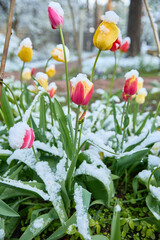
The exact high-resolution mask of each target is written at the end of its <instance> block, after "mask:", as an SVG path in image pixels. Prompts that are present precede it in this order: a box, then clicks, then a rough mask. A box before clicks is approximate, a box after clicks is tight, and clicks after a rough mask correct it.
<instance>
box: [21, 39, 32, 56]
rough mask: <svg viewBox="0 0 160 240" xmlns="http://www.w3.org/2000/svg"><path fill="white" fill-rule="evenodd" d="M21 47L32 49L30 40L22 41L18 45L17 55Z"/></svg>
mask: <svg viewBox="0 0 160 240" xmlns="http://www.w3.org/2000/svg"><path fill="white" fill-rule="evenodd" d="M22 47H26V48H32V42H31V39H30V38H25V39H23V41H22V42H21V43H20V46H19V48H18V53H19V52H20V51H21V49H22Z"/></svg>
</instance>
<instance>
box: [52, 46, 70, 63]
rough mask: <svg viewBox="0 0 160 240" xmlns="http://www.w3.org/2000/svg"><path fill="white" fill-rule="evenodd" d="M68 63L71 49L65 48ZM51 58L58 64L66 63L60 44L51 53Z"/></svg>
mask: <svg viewBox="0 0 160 240" xmlns="http://www.w3.org/2000/svg"><path fill="white" fill-rule="evenodd" d="M65 51H66V58H67V62H68V61H69V49H68V48H67V47H66V46H65ZM51 56H52V58H53V59H54V60H56V61H58V62H64V61H65V59H64V53H63V46H62V44H58V45H57V46H56V48H54V49H53V50H52V52H51Z"/></svg>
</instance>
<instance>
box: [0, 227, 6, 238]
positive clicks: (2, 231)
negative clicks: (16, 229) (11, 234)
mask: <svg viewBox="0 0 160 240" xmlns="http://www.w3.org/2000/svg"><path fill="white" fill-rule="evenodd" d="M4 237H5V232H4V230H3V229H0V240H2V239H3V238H4Z"/></svg>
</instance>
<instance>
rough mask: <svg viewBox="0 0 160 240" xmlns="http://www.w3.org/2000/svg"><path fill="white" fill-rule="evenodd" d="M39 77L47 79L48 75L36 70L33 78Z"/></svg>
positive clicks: (37, 78)
mask: <svg viewBox="0 0 160 240" xmlns="http://www.w3.org/2000/svg"><path fill="white" fill-rule="evenodd" d="M41 78H42V79H43V78H44V79H46V80H48V75H47V74H46V73H43V72H38V73H37V74H36V76H35V79H36V80H39V79H41Z"/></svg>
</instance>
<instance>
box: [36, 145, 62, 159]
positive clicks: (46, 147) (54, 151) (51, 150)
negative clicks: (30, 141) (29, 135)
mask: <svg viewBox="0 0 160 240" xmlns="http://www.w3.org/2000/svg"><path fill="white" fill-rule="evenodd" d="M34 147H35V148H37V149H41V150H43V151H45V152H48V153H51V154H53V155H56V156H59V152H58V149H57V148H56V147H55V146H52V147H50V146H49V145H48V144H45V143H43V142H40V141H35V142H34Z"/></svg>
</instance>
